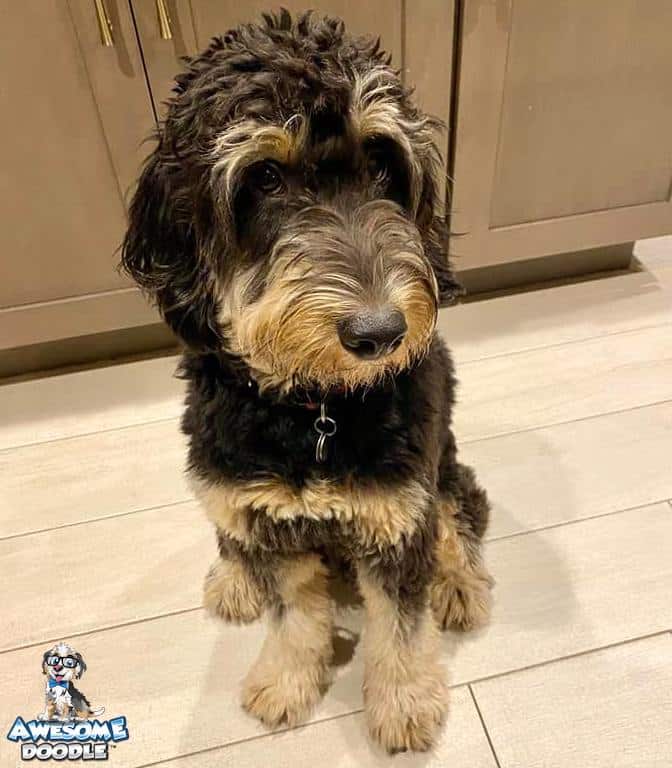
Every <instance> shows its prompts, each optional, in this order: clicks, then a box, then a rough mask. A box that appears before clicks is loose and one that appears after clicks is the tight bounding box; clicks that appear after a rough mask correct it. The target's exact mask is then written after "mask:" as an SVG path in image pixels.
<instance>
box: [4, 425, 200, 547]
mask: <svg viewBox="0 0 672 768" xmlns="http://www.w3.org/2000/svg"><path fill="white" fill-rule="evenodd" d="M185 456H186V442H185V440H184V438H183V436H182V435H181V434H180V431H179V427H178V422H177V420H174V419H172V420H169V421H162V422H154V423H151V424H142V425H139V426H135V427H130V428H124V429H116V430H111V431H108V432H99V433H95V434H92V435H84V436H81V437H73V438H67V439H65V440H56V441H50V442H47V443H38V444H37V445H29V446H24V447H21V448H14V449H11V450H8V451H4V452H2V453H0V488H2V494H0V538H4V537H6V536H14V535H16V534H20V533H25V532H29V531H38V530H43V529H47V528H56V527H58V526H61V525H67V524H71V523H79V522H82V521H84V520H95V519H96V518H102V517H106V516H108V515H115V514H123V513H126V512H132V511H135V510H138V509H145V508H147V507H152V506H161V505H165V504H172V503H175V502H178V501H184V500H186V499H189V498H191V497H192V493H191V490H190V489H189V488H188V487H187V482H186V480H185V478H184V473H183V467H184V463H185Z"/></svg>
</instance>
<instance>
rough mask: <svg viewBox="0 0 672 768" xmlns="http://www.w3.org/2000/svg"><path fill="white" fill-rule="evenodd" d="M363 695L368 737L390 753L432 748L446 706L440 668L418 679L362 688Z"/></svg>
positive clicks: (445, 689)
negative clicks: (363, 689) (377, 687)
mask: <svg viewBox="0 0 672 768" xmlns="http://www.w3.org/2000/svg"><path fill="white" fill-rule="evenodd" d="M365 699H366V716H367V723H368V726H369V733H370V734H371V738H372V739H373V740H374V741H375V742H377V743H378V744H379V745H380V746H381V747H382V748H383V749H385V750H386V751H387V752H389V753H390V754H396V753H397V752H406V751H408V750H412V751H414V752H426V751H427V750H428V749H431V748H432V747H433V746H434V744H435V743H436V739H437V736H438V733H439V731H440V729H441V724H442V722H443V719H444V716H445V714H446V711H447V709H448V690H447V687H446V684H445V682H444V680H443V672H442V670H441V669H440V668H438V669H437V670H436V671H435V673H434V674H426V675H423V679H422V680H420V681H415V682H412V683H406V684H398V685H394V686H389V687H387V686H386V688H385V690H376V691H365Z"/></svg>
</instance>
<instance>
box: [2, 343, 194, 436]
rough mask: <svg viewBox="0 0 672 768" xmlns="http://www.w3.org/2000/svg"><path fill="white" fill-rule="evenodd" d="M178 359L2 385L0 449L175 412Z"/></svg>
mask: <svg viewBox="0 0 672 768" xmlns="http://www.w3.org/2000/svg"><path fill="white" fill-rule="evenodd" d="M176 363H177V359H176V358H175V357H161V358H157V359H154V360H142V361H139V362H136V363H127V364H124V365H116V366H110V367H107V368H96V369H93V370H90V371H80V372H77V373H69V374H64V375H61V376H50V377H47V378H44V379H34V380H32V381H24V382H17V383H15V384H7V385H5V386H0V449H3V448H11V447H12V446H16V445H27V444H30V443H38V442H43V441H45V440H56V439H58V438H63V437H70V436H72V435H83V434H87V433H89V432H97V431H99V430H101V429H114V428H117V427H124V426H127V425H129V424H141V423H143V422H146V421H156V420H158V419H166V418H170V417H171V416H177V415H179V413H180V412H181V411H182V397H183V392H184V382H182V381H179V380H178V379H176V378H174V376H173V373H174V371H175V366H176Z"/></svg>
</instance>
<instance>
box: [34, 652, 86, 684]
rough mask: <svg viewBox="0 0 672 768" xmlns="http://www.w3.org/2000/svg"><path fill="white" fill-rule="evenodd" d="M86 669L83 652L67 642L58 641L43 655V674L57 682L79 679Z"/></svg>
mask: <svg viewBox="0 0 672 768" xmlns="http://www.w3.org/2000/svg"><path fill="white" fill-rule="evenodd" d="M85 671H86V664H85V663H84V659H83V658H82V654H81V653H78V652H77V651H76V650H75V649H74V648H73V647H72V646H70V645H68V644H67V643H56V645H55V646H54V647H53V648H50V649H49V650H48V651H46V652H45V654H44V656H43V657H42V672H43V674H45V675H47V677H50V678H51V679H52V680H55V681H56V682H57V683H61V682H69V681H70V680H79V678H80V677H81V676H82V675H83V674H84V672H85Z"/></svg>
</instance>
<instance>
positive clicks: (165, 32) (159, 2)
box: [156, 0, 173, 40]
mask: <svg viewBox="0 0 672 768" xmlns="http://www.w3.org/2000/svg"><path fill="white" fill-rule="evenodd" d="M156 15H157V16H158V17H159V32H160V34H161V39H162V40H172V39H173V30H172V29H171V28H170V14H169V13H168V8H167V7H166V4H165V2H164V0H156Z"/></svg>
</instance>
